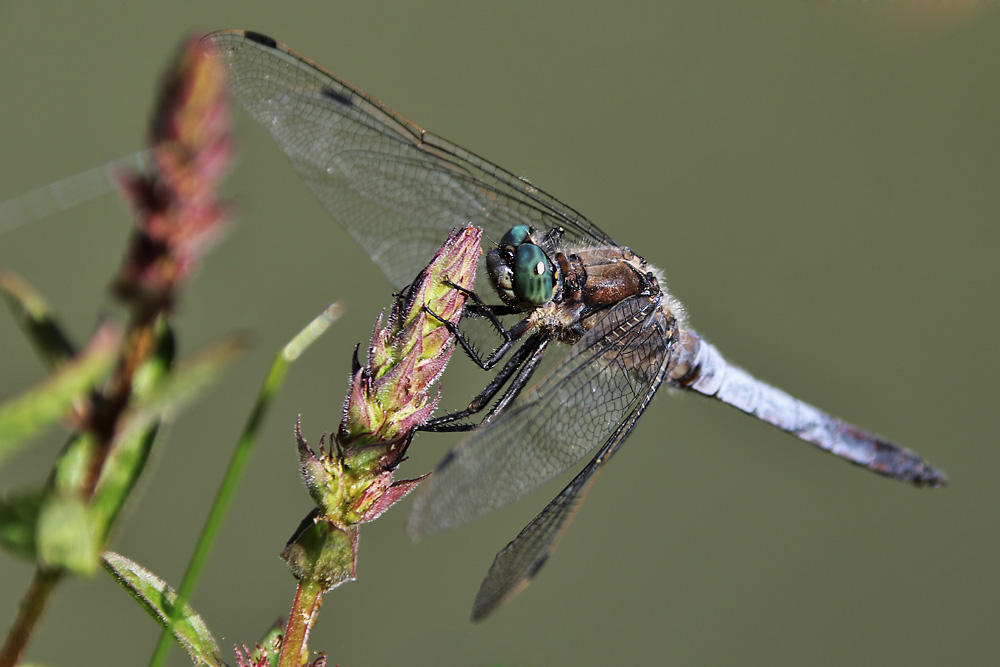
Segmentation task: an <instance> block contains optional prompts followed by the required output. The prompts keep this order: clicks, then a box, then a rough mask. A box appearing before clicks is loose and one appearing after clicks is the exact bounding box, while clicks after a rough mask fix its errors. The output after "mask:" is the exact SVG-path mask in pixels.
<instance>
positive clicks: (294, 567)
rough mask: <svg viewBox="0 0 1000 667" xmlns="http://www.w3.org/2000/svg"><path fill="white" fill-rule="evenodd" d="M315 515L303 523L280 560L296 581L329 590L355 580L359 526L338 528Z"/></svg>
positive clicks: (314, 512)
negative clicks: (314, 583) (317, 585)
mask: <svg viewBox="0 0 1000 667" xmlns="http://www.w3.org/2000/svg"><path fill="white" fill-rule="evenodd" d="M316 516H317V513H316V511H315V510H314V511H313V512H311V513H310V514H309V515H308V516H306V518H305V519H303V520H302V522H301V523H300V524H299V527H298V528H297V529H296V532H295V535H293V536H292V538H291V539H290V540H289V541H288V544H286V545H285V550H284V551H282V552H281V558H282V560H284V561H285V563H287V564H288V567H289V569H291V571H292V574H294V575H295V578H296V579H298V580H300V581H307V582H316V583H318V584H319V585H320V586H321V587H322V589H323V590H324V591H328V590H330V589H331V588H334V587H336V586H339V585H340V584H342V583H344V582H345V581H354V572H355V568H356V566H357V559H358V527H357V526H347V527H345V528H338V527H337V526H335V525H333V523H332V522H330V521H326V520H325V519H317V518H315V517H316Z"/></svg>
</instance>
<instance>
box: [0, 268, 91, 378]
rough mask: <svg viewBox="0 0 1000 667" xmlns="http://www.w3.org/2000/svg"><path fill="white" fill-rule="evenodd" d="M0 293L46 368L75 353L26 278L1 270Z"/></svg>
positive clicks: (46, 306) (52, 367) (63, 361)
mask: <svg viewBox="0 0 1000 667" xmlns="http://www.w3.org/2000/svg"><path fill="white" fill-rule="evenodd" d="M0 296H3V297H4V300H5V301H6V302H7V306H8V307H9V308H10V310H11V312H12V313H14V317H15V318H16V319H17V321H18V324H20V325H21V328H22V329H24V332H25V334H26V335H27V336H28V339H29V340H31V342H32V343H33V344H34V345H35V347H36V348H37V349H38V352H39V354H40V355H41V357H42V360H43V361H44V362H45V364H46V366H47V367H48V368H49V370H52V369H55V368H57V367H59V366H60V365H61V364H63V363H65V362H67V361H69V360H70V359H72V358H73V357H74V356H75V354H76V352H75V351H74V350H73V344H72V343H70V341H69V338H68V337H67V336H66V334H64V333H63V331H62V328H61V327H60V326H59V325H58V324H57V323H56V321H55V320H54V319H53V318H52V313H51V311H49V304H48V303H46V302H45V299H43V298H42V295H41V294H39V293H38V292H37V291H36V290H35V288H34V287H32V286H31V285H29V284H28V282H27V281H25V280H24V279H23V278H21V277H20V276H18V275H15V274H13V273H9V272H7V271H0Z"/></svg>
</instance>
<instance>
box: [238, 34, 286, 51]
mask: <svg viewBox="0 0 1000 667" xmlns="http://www.w3.org/2000/svg"><path fill="white" fill-rule="evenodd" d="M243 34H244V35H246V38H247V39H249V40H250V41H251V42H257V43H258V44H262V45H263V46H266V47H268V48H269V49H276V48H278V42H276V41H275V40H273V39H271V38H270V37H268V36H267V35H262V34H260V33H259V32H254V31H253V30H247V31H245V32H244V33H243Z"/></svg>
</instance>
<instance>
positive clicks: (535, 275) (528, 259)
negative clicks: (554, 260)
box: [507, 227, 552, 306]
mask: <svg viewBox="0 0 1000 667" xmlns="http://www.w3.org/2000/svg"><path fill="white" fill-rule="evenodd" d="M514 229H517V227H515V228H514ZM514 229H512V230H511V231H510V232H507V234H508V235H509V234H510V233H511V232H513V231H514ZM525 229H527V227H525ZM514 293H515V294H516V295H517V296H518V298H519V299H521V300H523V301H526V302H528V303H531V304H534V305H536V306H541V305H542V304H544V303H547V302H548V300H549V299H551V298H552V270H551V269H550V268H549V259H548V258H547V257H546V256H545V253H544V252H542V249H541V248H539V247H538V246H536V245H535V244H533V243H525V244H523V245H519V246H517V250H516V251H514Z"/></svg>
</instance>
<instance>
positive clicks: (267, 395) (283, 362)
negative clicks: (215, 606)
mask: <svg viewBox="0 0 1000 667" xmlns="http://www.w3.org/2000/svg"><path fill="white" fill-rule="evenodd" d="M340 310H341V309H340V306H338V305H337V304H333V305H331V306H330V307H329V308H327V309H326V310H325V311H323V313H322V314H320V315H319V316H317V317H316V318H315V319H314V320H313V321H312V322H310V323H309V324H308V325H307V326H306V328H304V329H303V330H302V331H300V332H299V333H298V334H296V335H295V337H294V338H292V340H291V341H289V342H288V344H287V345H285V347H284V348H282V350H281V352H280V353H279V354H278V356H277V357H276V358H275V360H274V363H273V364H271V370H270V371H268V374H267V377H266V378H265V379H264V384H263V386H262V387H261V390H260V393H259V394H258V395H257V401H256V402H255V403H254V406H253V409H252V410H251V411H250V416H249V417H248V418H247V422H246V424H245V425H244V427H243V432H242V433H241V434H240V438H239V441H238V442H237V443H236V448H235V449H234V450H233V455H232V458H230V460H229V466H228V467H227V468H226V473H225V475H224V477H223V480H222V484H221V485H220V486H219V491H218V493H217V494H216V496H215V502H213V503H212V508H211V510H209V513H208V518H206V519H205V525H204V527H203V528H202V530H201V535H200V537H199V538H198V544H197V546H196V547H195V550H194V553H193V554H192V556H191V561H190V562H189V563H188V567H187V571H186V572H185V573H184V579H183V580H182V581H181V585H180V587H179V588H178V589H177V602H176V603H175V604H174V607H173V609H174V614H177V613H178V612H179V611H180V610H181V609H183V607H184V603H185V602H187V601H188V600H189V599H190V597H191V594H192V593H193V592H194V588H195V586H197V584H198V579H199V578H200V577H201V573H202V570H204V568H205V564H206V563H207V562H208V556H209V553H210V552H211V550H212V546H213V545H214V544H215V538H216V536H218V534H219V528H220V527H221V525H222V519H223V518H224V517H225V515H226V512H227V511H228V510H229V506H230V504H231V503H232V499H233V496H234V495H235V494H236V487H237V486H238V484H239V480H240V478H241V477H242V474H243V469H244V468H245V467H246V464H247V462H248V461H249V460H250V452H251V449H252V448H253V445H254V443H255V442H256V440H257V432H258V430H259V429H260V424H261V421H262V420H263V418H264V415H265V414H266V413H267V409H268V408H269V407H270V405H271V401H272V400H273V399H274V396H275V395H276V394H277V393H278V390H279V389H280V388H281V385H282V383H283V382H284V380H285V375H286V374H287V373H288V368H289V366H291V363H292V362H293V361H295V360H296V359H298V357H299V355H300V354H302V352H303V350H305V348H306V347H308V346H309V345H310V344H312V342H313V341H315V340H316V339H317V338H319V336H320V335H321V334H322V333H323V332H324V331H326V329H327V327H329V326H330V325H331V324H333V322H335V321H336V320H337V318H338V317H339V316H340ZM176 620H177V619H176V616H175V617H173V618H171V619H170V624H169V625H168V627H166V628H164V629H163V633H162V634H161V635H160V640H159V642H158V643H157V644H156V649H155V650H154V651H153V656H152V657H151V658H150V661H149V664H150V667H158V666H159V665H162V664H163V661H164V660H166V657H167V651H168V650H169V648H170V645H171V643H172V642H171V639H172V637H173V635H172V633H171V630H170V626H172V625H173V623H174V621H176Z"/></svg>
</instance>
